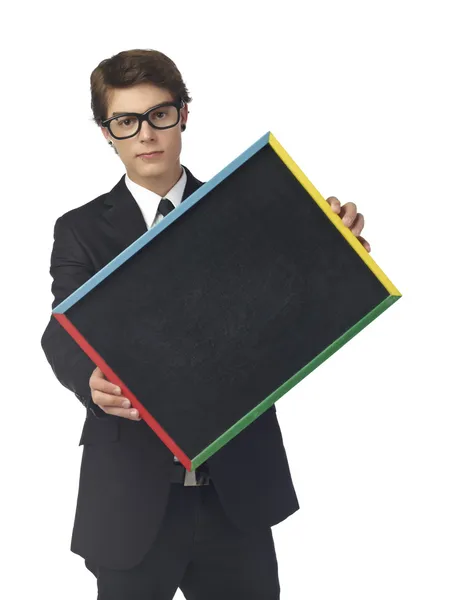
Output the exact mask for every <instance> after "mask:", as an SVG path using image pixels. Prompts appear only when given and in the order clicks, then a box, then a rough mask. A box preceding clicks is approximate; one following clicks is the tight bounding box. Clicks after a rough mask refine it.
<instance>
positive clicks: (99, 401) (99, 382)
mask: <svg viewBox="0 0 449 600" xmlns="http://www.w3.org/2000/svg"><path fill="white" fill-rule="evenodd" d="M89 386H90V389H91V392H92V401H93V402H94V404H96V405H97V406H99V407H100V408H101V409H102V410H103V411H104V412H105V413H107V414H108V415H116V416H117V417H124V418H125V419H131V420H133V421H140V420H141V419H142V417H140V416H139V411H138V410H137V409H135V408H130V406H131V402H130V401H129V400H128V399H127V398H125V397H124V396H122V395H121V389H120V388H119V387H117V386H116V385H115V383H111V382H110V381H108V380H107V379H106V377H105V375H104V373H103V372H102V371H101V370H100V369H99V368H98V367H95V369H94V370H93V372H92V375H91V376H90V379H89Z"/></svg>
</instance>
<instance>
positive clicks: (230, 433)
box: [191, 295, 402, 470]
mask: <svg viewBox="0 0 449 600" xmlns="http://www.w3.org/2000/svg"><path fill="white" fill-rule="evenodd" d="M399 298H402V295H400V296H393V295H390V296H387V297H386V298H385V299H384V300H382V302H381V303H380V304H378V305H377V306H376V307H375V308H373V309H372V310H371V311H370V312H369V313H367V314H366V315H365V316H364V317H363V318H362V319H360V321H358V322H357V323H356V324H355V325H353V326H352V327H351V328H350V329H348V331H346V333H344V334H343V335H342V336H340V337H339V338H338V339H337V340H335V342H332V344H330V346H328V347H327V348H325V349H324V350H323V351H322V352H320V354H318V355H317V356H316V357H315V358H314V359H313V360H311V361H310V362H309V363H308V364H307V365H306V366H305V367H303V368H302V369H301V370H300V371H298V372H297V373H295V375H292V377H290V379H287V381H285V382H284V383H283V384H282V385H280V386H279V387H278V388H277V389H276V390H275V391H274V392H272V393H271V394H270V395H269V396H267V397H266V398H265V400H263V401H262V402H261V403H260V404H258V405H257V406H256V407H255V408H253V410H251V411H250V412H249V413H248V414H247V415H245V416H244V417H242V418H241V419H240V420H239V421H237V422H236V423H235V424H234V425H233V426H232V427H231V428H230V429H228V430H227V431H225V432H224V433H223V434H222V435H221V436H220V437H218V438H217V439H216V440H215V441H214V442H212V444H210V445H209V446H207V447H206V448H205V449H204V450H203V451H202V452H200V453H199V454H198V455H197V456H195V458H193V459H192V463H191V469H192V470H193V469H196V468H198V467H199V466H200V465H201V464H202V463H203V462H204V461H205V460H207V459H208V458H209V457H210V456H212V455H213V454H215V452H217V450H219V449H220V448H221V447H222V446H224V445H225V444H227V443H228V442H229V441H230V440H231V439H232V438H234V437H235V436H236V435H237V434H238V433H240V432H241V431H242V430H243V429H245V427H247V426H248V425H250V424H251V423H252V422H253V421H254V420H255V419H257V417H259V416H260V415H261V414H262V413H264V412H265V411H266V410H268V409H269V408H270V406H272V405H273V404H274V403H275V402H276V400H279V398H281V396H283V395H284V394H286V393H287V392H288V391H289V390H290V389H291V388H292V387H294V386H295V385H296V384H297V383H299V382H300V381H301V380H302V379H304V378H305V377H307V375H309V373H311V372H312V371H313V370H314V369H316V368H317V367H318V366H319V365H320V364H322V363H323V362H324V361H325V360H326V359H327V358H329V356H332V354H334V353H335V352H336V351H337V350H339V349H340V348H341V347H342V346H344V345H345V344H346V343H347V342H349V340H350V339H352V338H353V337H354V336H355V335H357V334H358V333H359V332H360V331H361V330H362V329H364V328H365V327H366V326H367V325H369V323H371V322H372V321H374V319H376V318H377V317H378V316H379V315H380V314H382V313H383V312H384V311H385V310H387V308H389V307H390V306H391V305H392V304H394V303H395V302H396V301H397V300H399Z"/></svg>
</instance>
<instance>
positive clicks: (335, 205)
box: [326, 196, 341, 214]
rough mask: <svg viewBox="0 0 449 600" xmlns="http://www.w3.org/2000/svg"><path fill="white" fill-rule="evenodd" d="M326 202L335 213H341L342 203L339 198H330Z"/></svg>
mask: <svg viewBox="0 0 449 600" xmlns="http://www.w3.org/2000/svg"><path fill="white" fill-rule="evenodd" d="M326 202H327V203H328V204H329V205H330V207H331V208H332V210H333V211H334V213H337V214H338V213H339V212H340V209H341V203H340V200H339V199H338V198H336V197H335V196H329V198H326Z"/></svg>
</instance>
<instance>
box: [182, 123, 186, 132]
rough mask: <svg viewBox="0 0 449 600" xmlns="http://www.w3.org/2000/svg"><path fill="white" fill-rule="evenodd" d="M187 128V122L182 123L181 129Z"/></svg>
mask: <svg viewBox="0 0 449 600" xmlns="http://www.w3.org/2000/svg"><path fill="white" fill-rule="evenodd" d="M185 130H186V124H185V123H183V124H182V125H181V131H185Z"/></svg>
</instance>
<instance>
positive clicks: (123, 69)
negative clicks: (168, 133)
mask: <svg viewBox="0 0 449 600" xmlns="http://www.w3.org/2000/svg"><path fill="white" fill-rule="evenodd" d="M140 83H152V84H153V85H156V86H158V87H160V88H162V89H165V90H168V91H169V92H170V93H171V95H172V99H173V101H176V100H184V102H185V103H186V104H188V103H189V102H191V101H192V98H191V97H190V96H189V92H188V90H187V88H186V86H185V83H184V81H183V79H182V76H181V73H180V72H179V70H178V68H177V66H176V65H175V63H174V62H173V61H172V60H171V59H170V58H169V57H168V56H166V55H165V54H163V53H162V52H158V51H157V50H140V49H135V50H124V51H123V52H119V53H118V54H115V55H114V56H111V58H105V59H104V60H102V61H101V62H100V63H99V65H98V66H97V67H95V69H94V70H93V71H92V73H91V76H90V91H91V108H92V112H93V121H95V123H96V124H97V125H98V126H100V125H101V121H102V120H104V119H106V117H107V108H108V102H109V98H110V95H111V91H112V90H113V89H114V88H127V87H131V86H133V85H137V84H140ZM116 152H117V151H116Z"/></svg>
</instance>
